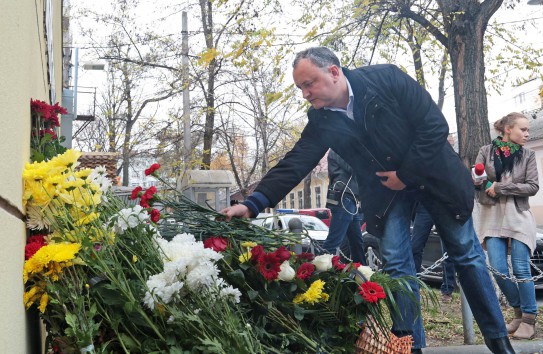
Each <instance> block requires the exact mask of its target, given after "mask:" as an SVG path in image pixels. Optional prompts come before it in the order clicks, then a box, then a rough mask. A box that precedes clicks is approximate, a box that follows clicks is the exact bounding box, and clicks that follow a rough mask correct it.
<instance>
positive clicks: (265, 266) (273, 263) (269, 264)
mask: <svg viewBox="0 0 543 354" xmlns="http://www.w3.org/2000/svg"><path fill="white" fill-rule="evenodd" d="M258 269H259V270H260V273H262V275H263V276H264V278H266V279H267V280H275V279H277V276H278V275H279V272H280V271H281V262H279V258H277V256H276V255H275V254H274V253H264V254H263V255H261V256H260V259H259V260H258Z"/></svg>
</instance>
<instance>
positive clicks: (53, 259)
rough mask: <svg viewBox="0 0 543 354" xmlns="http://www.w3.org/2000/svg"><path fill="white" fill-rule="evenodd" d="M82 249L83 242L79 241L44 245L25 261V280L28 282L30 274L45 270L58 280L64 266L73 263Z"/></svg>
mask: <svg viewBox="0 0 543 354" xmlns="http://www.w3.org/2000/svg"><path fill="white" fill-rule="evenodd" d="M80 249H81V244H79V243H55V244H52V245H45V246H43V247H42V248H40V249H39V250H38V251H37V252H36V253H34V255H33V256H32V257H31V258H30V259H29V260H27V261H26V262H25V264H24V267H23V279H24V282H25V283H26V281H27V280H28V276H29V275H31V274H35V273H41V272H44V271H45V272H44V273H45V274H44V275H46V276H51V278H52V279H53V280H57V279H58V276H59V274H60V273H61V272H62V268H63V267H66V266H70V265H71V264H72V263H71V262H70V261H71V260H73V259H74V258H75V255H76V254H77V252H79V250H80ZM61 263H64V264H61Z"/></svg>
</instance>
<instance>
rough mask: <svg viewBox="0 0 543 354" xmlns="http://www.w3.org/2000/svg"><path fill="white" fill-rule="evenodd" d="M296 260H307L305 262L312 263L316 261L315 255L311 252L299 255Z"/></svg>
mask: <svg viewBox="0 0 543 354" xmlns="http://www.w3.org/2000/svg"><path fill="white" fill-rule="evenodd" d="M296 258H298V260H300V261H303V260H305V261H308V262H311V261H312V260H314V259H315V255H314V254H313V253H309V252H302V253H300V254H297V255H296Z"/></svg>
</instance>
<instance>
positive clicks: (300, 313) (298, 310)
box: [294, 306, 305, 321]
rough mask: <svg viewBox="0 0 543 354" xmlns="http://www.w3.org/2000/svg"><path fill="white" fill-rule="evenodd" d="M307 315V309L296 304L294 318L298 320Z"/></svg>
mask: <svg viewBox="0 0 543 354" xmlns="http://www.w3.org/2000/svg"><path fill="white" fill-rule="evenodd" d="M304 317H305V310H304V309H303V308H301V307H300V306H294V318H296V319H297V320H298V321H301V320H303V319H304Z"/></svg>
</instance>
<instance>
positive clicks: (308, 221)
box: [251, 213, 328, 253]
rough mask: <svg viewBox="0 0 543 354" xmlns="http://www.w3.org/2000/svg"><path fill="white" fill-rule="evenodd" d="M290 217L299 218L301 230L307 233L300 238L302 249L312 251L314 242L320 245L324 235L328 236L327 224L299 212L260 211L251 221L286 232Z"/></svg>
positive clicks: (324, 237) (324, 238)
mask: <svg viewBox="0 0 543 354" xmlns="http://www.w3.org/2000/svg"><path fill="white" fill-rule="evenodd" d="M292 219H299V220H300V221H301V222H302V228H303V231H302V232H303V233H306V234H307V237H303V238H302V247H303V249H304V251H311V252H312V253H314V247H313V246H314V244H315V243H316V244H318V245H322V243H323V242H324V240H326V237H328V226H326V224H325V223H323V222H322V221H321V220H320V219H319V218H316V217H314V216H310V215H299V214H276V215H273V214H267V213H260V214H258V217H257V218H256V219H253V220H252V221H251V222H252V223H253V224H255V225H258V226H262V227H264V228H266V229H268V230H284V231H285V232H288V231H289V222H290V221H291V220H292ZM295 232H296V231H295ZM298 232H299V231H298Z"/></svg>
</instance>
